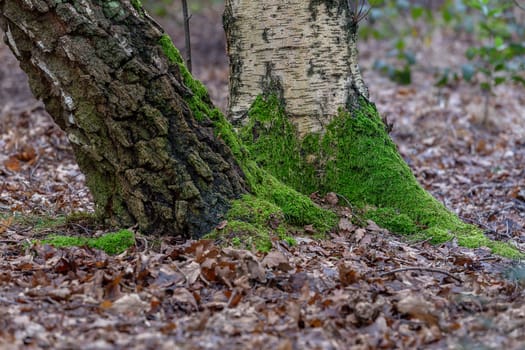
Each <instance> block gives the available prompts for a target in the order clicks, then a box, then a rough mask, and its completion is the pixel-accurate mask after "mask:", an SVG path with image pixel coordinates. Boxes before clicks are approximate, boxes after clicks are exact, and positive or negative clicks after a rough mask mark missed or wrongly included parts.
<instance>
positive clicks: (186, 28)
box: [182, 0, 191, 73]
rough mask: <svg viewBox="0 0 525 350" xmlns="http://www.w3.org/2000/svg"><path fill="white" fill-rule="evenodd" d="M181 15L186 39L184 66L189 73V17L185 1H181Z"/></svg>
mask: <svg viewBox="0 0 525 350" xmlns="http://www.w3.org/2000/svg"><path fill="white" fill-rule="evenodd" d="M182 15H183V16H184V37H185V39H186V43H185V45H186V66H187V67H188V71H189V72H190V73H191V41H190V19H191V16H190V15H189V14H188V3H187V1H186V0H182Z"/></svg>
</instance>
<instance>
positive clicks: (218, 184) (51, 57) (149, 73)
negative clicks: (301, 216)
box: [0, 0, 247, 237]
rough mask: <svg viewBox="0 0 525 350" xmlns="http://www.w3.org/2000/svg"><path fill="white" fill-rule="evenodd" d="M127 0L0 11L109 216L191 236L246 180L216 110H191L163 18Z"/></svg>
mask: <svg viewBox="0 0 525 350" xmlns="http://www.w3.org/2000/svg"><path fill="white" fill-rule="evenodd" d="M132 3H133V4H134V5H132ZM132 3H130V2H128V1H102V0H69V1H58V0H3V1H2V0H0V20H1V26H2V29H3V30H4V31H5V33H6V35H5V41H6V42H7V43H8V45H9V46H10V47H11V49H12V51H13V52H14V53H15V55H16V57H17V58H18V60H19V61H20V65H21V67H22V69H23V70H24V71H25V72H26V73H27V74H28V76H29V80H30V85H31V88H32V90H33V92H34V94H35V95H36V96H37V97H39V98H41V99H42V100H43V102H44V103H45V106H46V109H47V111H48V112H49V113H50V114H51V116H52V117H53V118H54V120H55V122H56V123H57V124H58V125H59V126H60V127H61V128H62V129H63V130H64V131H65V132H66V133H67V136H68V138H69V140H70V142H71V145H72V147H73V150H74V152H75V156H76V159H77V161H78V164H79V166H80V168H81V170H82V172H83V173H84V174H85V175H86V179H87V184H88V187H89V188H90V190H91V192H92V194H93V197H94V200H95V204H96V208H97V211H98V213H99V214H100V215H101V216H102V217H103V218H105V219H106V220H107V223H109V224H111V225H132V224H135V223H137V224H138V226H139V228H140V229H141V230H142V231H143V232H146V233H152V232H156V231H158V232H163V233H164V234H167V233H169V234H175V235H183V236H185V237H197V236H200V235H202V234H204V233H206V232H208V231H210V230H211V229H212V228H213V227H214V226H215V225H216V224H217V223H218V222H219V221H220V220H221V219H222V217H223V215H224V214H225V213H226V212H227V210H228V208H229V205H230V201H231V199H234V198H238V197H239V196H240V195H241V194H243V193H245V192H246V191H247V188H246V187H247V186H246V185H245V181H244V175H243V173H242V171H241V169H240V168H239V166H238V165H237V163H236V161H235V159H234V158H233V156H232V154H231V151H230V150H229V148H228V147H227V146H226V145H225V144H224V143H223V142H222V141H221V140H219V139H218V138H217V137H215V136H214V130H213V127H212V123H211V121H210V120H209V119H208V118H206V116H204V118H201V119H202V120H201V121H197V119H196V118H194V116H193V114H192V110H191V108H190V107H189V106H188V104H187V103H186V101H185V100H187V99H188V98H191V96H192V94H193V93H194V92H193V91H191V90H190V89H189V88H188V87H187V86H185V85H184V84H183V79H182V78H181V72H180V70H179V68H178V65H177V64H175V63H174V62H170V60H169V59H168V57H167V56H166V55H165V53H164V52H163V50H162V48H161V45H159V40H160V39H161V37H162V35H163V32H162V29H161V28H160V27H159V26H158V25H157V24H156V23H155V22H154V21H153V20H152V19H150V18H149V17H148V16H147V14H145V13H144V12H143V10H142V9H141V8H140V6H138V5H137V4H136V2H132ZM201 100H202V101H201V102H202V103H204V104H206V105H208V106H209V107H210V110H211V109H212V107H211V102H210V101H209V98H208V97H207V96H201Z"/></svg>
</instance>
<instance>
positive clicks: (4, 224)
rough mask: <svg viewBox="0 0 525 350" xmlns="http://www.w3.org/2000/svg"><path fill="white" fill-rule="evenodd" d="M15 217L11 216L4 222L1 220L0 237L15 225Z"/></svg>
mask: <svg viewBox="0 0 525 350" xmlns="http://www.w3.org/2000/svg"><path fill="white" fill-rule="evenodd" d="M14 219H15V218H14V216H10V217H8V218H5V219H3V220H0V235H1V234H2V233H4V232H6V231H7V229H8V228H9V226H11V224H12V223H13V220H14Z"/></svg>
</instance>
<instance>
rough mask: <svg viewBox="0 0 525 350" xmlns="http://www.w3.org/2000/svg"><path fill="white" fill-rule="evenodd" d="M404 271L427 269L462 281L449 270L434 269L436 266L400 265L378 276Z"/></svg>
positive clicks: (460, 281)
mask: <svg viewBox="0 0 525 350" xmlns="http://www.w3.org/2000/svg"><path fill="white" fill-rule="evenodd" d="M405 271H428V272H436V273H441V274H443V275H447V276H448V277H450V278H452V279H454V280H456V281H458V282H459V283H462V282H463V281H462V280H461V279H460V278H458V277H456V276H454V275H453V274H451V273H450V272H448V271H445V270H441V269H436V268H432V267H401V268H399V269H394V270H390V271H386V272H383V273H381V274H380V275H379V277H384V276H388V275H393V274H395V273H398V272H405Z"/></svg>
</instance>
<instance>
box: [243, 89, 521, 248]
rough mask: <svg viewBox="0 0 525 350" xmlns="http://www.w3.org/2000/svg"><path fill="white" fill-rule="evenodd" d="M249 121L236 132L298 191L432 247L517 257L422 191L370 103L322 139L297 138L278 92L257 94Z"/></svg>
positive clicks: (339, 120) (338, 120)
mask: <svg viewBox="0 0 525 350" xmlns="http://www.w3.org/2000/svg"><path fill="white" fill-rule="evenodd" d="M248 119H249V121H248V123H247V125H246V126H244V127H243V128H242V129H241V131H240V135H241V139H242V141H243V142H244V144H245V145H246V147H247V148H248V149H249V151H250V153H251V154H253V155H255V157H256V158H255V159H256V161H257V164H258V165H259V166H260V167H262V168H264V169H266V170H267V171H268V172H270V173H271V174H273V175H274V176H275V177H276V178H277V179H279V180H281V181H283V182H284V183H285V184H288V185H290V186H291V187H293V188H295V189H297V190H298V191H300V192H302V193H305V194H309V193H312V192H315V191H320V192H321V193H327V192H335V193H337V194H338V195H340V196H342V197H344V198H346V199H347V200H348V201H349V202H351V203H352V204H353V205H355V206H356V207H358V208H360V209H361V210H362V211H363V213H364V217H365V218H366V219H371V220H373V221H375V222H376V223H377V224H379V225H380V226H381V227H384V228H387V229H389V230H390V231H392V232H395V233H400V234H405V235H410V236H411V237H413V238H416V239H427V238H431V241H432V243H442V242H445V241H448V240H451V239H453V238H456V239H457V240H458V243H459V244H460V245H461V246H465V247H480V246H488V247H490V248H491V249H492V250H493V251H494V252H495V253H497V254H501V255H505V256H515V255H516V254H517V251H516V250H515V249H514V248H511V247H510V246H508V245H507V244H504V243H502V242H494V241H491V240H489V239H488V238H487V237H485V236H484V234H483V232H482V231H481V230H480V229H479V228H477V227H475V226H473V225H468V224H465V223H464V222H462V221H461V220H460V219H459V218H458V217H457V216H456V215H455V214H454V213H452V212H450V211H449V210H448V209H447V208H445V206H444V205H443V204H442V203H440V202H438V201H437V200H436V199H435V198H434V197H432V196H431V195H430V194H429V193H428V192H426V191H425V190H424V189H423V188H422V187H421V185H420V184H419V183H418V182H417V180H416V178H415V177H414V175H413V174H412V172H411V170H410V168H409V167H408V165H407V164H406V163H405V161H404V160H403V159H402V157H401V156H400V155H399V153H398V151H397V147H396V145H395V144H394V143H393V142H392V140H391V139H390V136H389V135H388V132H387V130H386V129H387V128H386V126H385V125H384V123H383V121H382V120H381V118H380V116H379V114H378V112H377V110H376V108H375V105H374V104H372V103H370V102H368V101H365V100H364V99H363V100H361V102H360V106H359V107H358V108H356V109H354V110H353V111H351V112H347V111H340V112H339V114H338V115H337V116H335V117H334V118H333V119H332V121H331V122H330V124H329V125H328V126H327V127H326V132H325V133H324V134H321V133H310V134H308V135H306V136H304V137H303V138H301V139H300V138H299V137H298V136H297V135H298V133H297V131H296V129H295V127H294V126H293V125H292V124H291V123H290V122H289V118H288V117H287V116H286V115H285V113H284V110H283V108H282V107H281V105H280V102H279V99H278V98H277V97H276V96H275V95H269V96H259V97H258V98H257V99H256V101H255V103H254V104H253V105H252V107H251V109H250V111H249V113H248Z"/></svg>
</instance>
